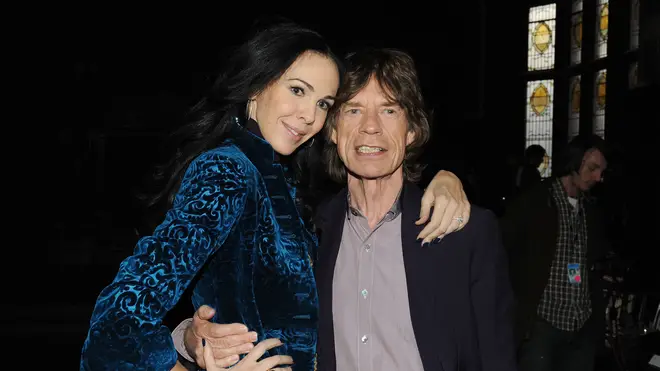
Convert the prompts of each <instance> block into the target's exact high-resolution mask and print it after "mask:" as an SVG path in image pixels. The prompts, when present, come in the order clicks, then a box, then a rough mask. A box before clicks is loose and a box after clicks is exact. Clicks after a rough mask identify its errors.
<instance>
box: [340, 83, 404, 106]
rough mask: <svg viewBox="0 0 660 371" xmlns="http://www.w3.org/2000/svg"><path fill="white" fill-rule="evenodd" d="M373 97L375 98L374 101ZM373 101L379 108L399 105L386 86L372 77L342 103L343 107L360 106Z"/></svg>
mask: <svg viewBox="0 0 660 371" xmlns="http://www.w3.org/2000/svg"><path fill="white" fill-rule="evenodd" d="M374 97H376V98H375V99H374ZM367 100H369V101H374V102H376V105H379V106H396V105H399V101H398V99H396V96H395V95H394V93H393V92H392V89H390V88H389V87H388V86H387V85H386V84H384V83H383V82H381V81H380V80H378V79H377V78H376V76H374V75H372V76H371V77H370V78H369V80H368V81H367V83H366V84H364V86H362V87H361V88H360V89H358V90H357V91H355V92H354V93H353V94H351V97H350V98H349V99H348V100H347V101H346V102H344V104H343V105H344V106H346V107H351V106H362V105H364V104H365V103H366V101H367Z"/></svg>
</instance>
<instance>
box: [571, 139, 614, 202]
mask: <svg viewBox="0 0 660 371" xmlns="http://www.w3.org/2000/svg"><path fill="white" fill-rule="evenodd" d="M605 169H607V161H606V160H605V156H603V153H602V152H601V151H599V150H597V149H590V150H588V151H587V152H585V154H584V156H583V157H582V165H581V166H580V171H579V172H578V173H577V174H574V175H573V182H574V183H575V186H576V187H577V188H578V189H579V190H580V191H582V192H586V191H588V190H590V189H591V188H593V186H595V185H596V184H598V183H599V182H601V181H602V180H603V172H604V171H605Z"/></svg>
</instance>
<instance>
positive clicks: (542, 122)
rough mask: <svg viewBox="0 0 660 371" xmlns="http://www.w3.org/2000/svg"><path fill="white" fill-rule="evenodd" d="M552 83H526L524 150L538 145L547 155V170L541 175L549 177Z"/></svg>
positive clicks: (550, 168)
mask: <svg viewBox="0 0 660 371" xmlns="http://www.w3.org/2000/svg"><path fill="white" fill-rule="evenodd" d="M553 100H554V81H553V80H536V81H528V82H527V102H526V103H527V104H526V108H527V125H526V129H525V130H526V134H525V148H527V147H529V146H530V145H532V144H539V145H541V146H542V147H543V148H545V150H546V152H547V154H548V161H547V168H546V169H544V173H543V174H542V175H543V176H544V177H547V176H550V174H551V171H552V120H553Z"/></svg>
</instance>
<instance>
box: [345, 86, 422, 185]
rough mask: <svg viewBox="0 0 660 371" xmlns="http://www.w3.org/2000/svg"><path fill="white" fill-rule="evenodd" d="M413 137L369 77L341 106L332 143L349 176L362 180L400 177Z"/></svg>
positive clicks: (400, 112) (403, 117)
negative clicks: (396, 174)
mask: <svg viewBox="0 0 660 371" xmlns="http://www.w3.org/2000/svg"><path fill="white" fill-rule="evenodd" d="M414 138H415V135H414V133H413V132H412V131H409V130H408V118H407V116H406V113H405V111H404V110H403V108H402V107H401V106H399V105H398V104H397V103H395V102H392V101H391V100H390V98H389V95H388V94H386V93H385V92H384V91H383V90H382V88H381V87H380V84H379V83H378V81H376V80H375V79H374V78H373V77H372V78H371V79H370V80H369V83H368V84H367V85H366V86H365V87H364V88H363V89H362V90H360V91H359V92H358V94H357V95H356V96H355V97H353V99H351V100H349V101H348V102H346V103H345V104H343V105H342V107H340V109H339V117H338V120H337V124H336V127H335V128H334V129H333V130H332V141H333V142H334V143H335V144H336V145H337V151H338V153H339V157H340V158H341V160H342V162H343V163H344V165H345V166H346V168H347V169H348V171H349V173H353V174H354V175H356V176H358V177H360V178H363V179H378V178H383V177H386V176H389V175H392V174H394V173H400V174H402V171H403V170H402V167H401V165H402V164H403V159H404V157H405V152H406V146H407V145H409V144H410V143H412V142H413V140H414Z"/></svg>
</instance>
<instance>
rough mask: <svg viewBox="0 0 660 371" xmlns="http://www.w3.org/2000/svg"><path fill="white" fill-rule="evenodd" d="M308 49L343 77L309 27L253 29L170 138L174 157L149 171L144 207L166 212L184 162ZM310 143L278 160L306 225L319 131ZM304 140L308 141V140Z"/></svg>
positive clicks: (220, 135)
mask: <svg viewBox="0 0 660 371" xmlns="http://www.w3.org/2000/svg"><path fill="white" fill-rule="evenodd" d="M307 51H314V52H317V53H320V54H322V55H325V56H327V57H329V58H331V59H332V60H333V61H335V63H336V65H337V68H338V69H339V72H340V78H341V77H342V75H343V67H342V63H341V60H340V59H339V58H337V57H336V55H335V54H333V53H332V51H331V50H330V48H329V46H328V44H327V43H326V42H325V40H324V39H323V38H322V37H321V35H319V34H318V33H316V32H315V31H312V30H310V29H307V28H304V27H302V26H300V25H297V24H295V23H292V22H278V23H275V24H271V25H268V26H266V27H263V26H262V27H259V29H258V30H257V31H256V32H254V33H253V34H252V36H251V37H250V38H249V39H248V41H246V42H245V43H243V44H242V45H240V46H239V47H238V48H237V49H236V50H234V51H233V52H232V53H231V54H230V56H229V58H228V63H227V64H226V66H225V67H224V68H223V70H222V73H221V74H220V75H219V76H218V78H217V79H216V81H215V82H214V84H213V85H212V87H211V89H210V91H209V92H208V93H207V94H206V96H205V97H204V98H202V99H201V100H200V101H199V102H198V103H197V104H196V105H195V106H194V107H193V108H192V110H191V111H190V112H189V115H188V119H189V120H188V121H189V122H188V123H187V124H186V125H184V126H182V127H181V128H179V129H178V130H176V131H175V132H174V133H173V135H172V136H171V138H170V139H171V140H172V143H171V144H170V146H168V147H170V148H174V149H175V153H174V155H173V156H172V157H171V159H169V160H168V161H167V162H165V163H164V164H162V165H160V166H158V167H157V168H156V171H155V172H154V174H153V175H154V180H155V181H156V183H157V184H160V190H159V191H158V192H155V193H154V194H150V195H143V196H142V197H141V199H142V200H143V201H146V203H147V206H148V207H150V208H152V207H157V209H158V210H159V211H162V210H167V209H169V208H170V207H171V205H172V202H173V200H174V197H175V195H176V193H177V192H178V189H179V187H180V184H181V180H182V177H183V174H184V173H185V171H186V169H187V168H188V166H189V164H190V162H191V161H192V160H193V159H194V158H195V157H197V156H198V155H200V154H201V153H202V152H204V151H207V150H209V149H212V148H214V147H216V146H218V145H219V144H220V143H222V141H223V140H224V139H225V137H226V135H227V133H228V128H229V127H230V126H231V125H235V122H234V121H235V120H236V119H237V118H240V119H243V118H244V117H245V114H246V104H247V101H248V99H249V98H251V97H253V96H254V95H256V94H257V93H259V92H261V91H263V90H264V89H265V88H266V87H268V86H269V84H271V83H273V82H274V81H276V80H277V79H278V78H280V76H282V74H283V73H284V72H285V71H286V70H287V69H288V68H289V67H290V66H291V64H293V62H294V61H295V60H296V59H297V58H298V57H299V56H300V55H301V54H303V53H305V52H307ZM317 137H318V138H317V139H315V140H314V141H313V142H312V143H313V145H312V146H310V145H307V144H303V145H302V146H301V148H299V149H298V150H297V151H296V152H295V153H294V154H292V155H291V156H287V158H286V159H285V160H284V161H285V162H287V165H288V167H289V168H290V169H291V170H292V171H293V174H294V176H293V178H294V182H295V185H296V187H297V192H296V204H297V205H298V208H299V210H300V212H301V215H302V216H303V220H304V221H305V222H306V223H308V222H310V221H311V219H312V215H313V209H314V207H315V206H316V203H317V202H318V197H317V195H316V194H315V192H314V191H315V190H317V189H319V187H317V183H315V182H316V176H315V175H314V174H316V172H317V171H318V169H320V168H321V166H320V164H321V161H320V153H321V151H320V149H319V148H318V146H320V145H322V143H321V142H322V140H321V138H320V135H317ZM308 143H309V142H308Z"/></svg>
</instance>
